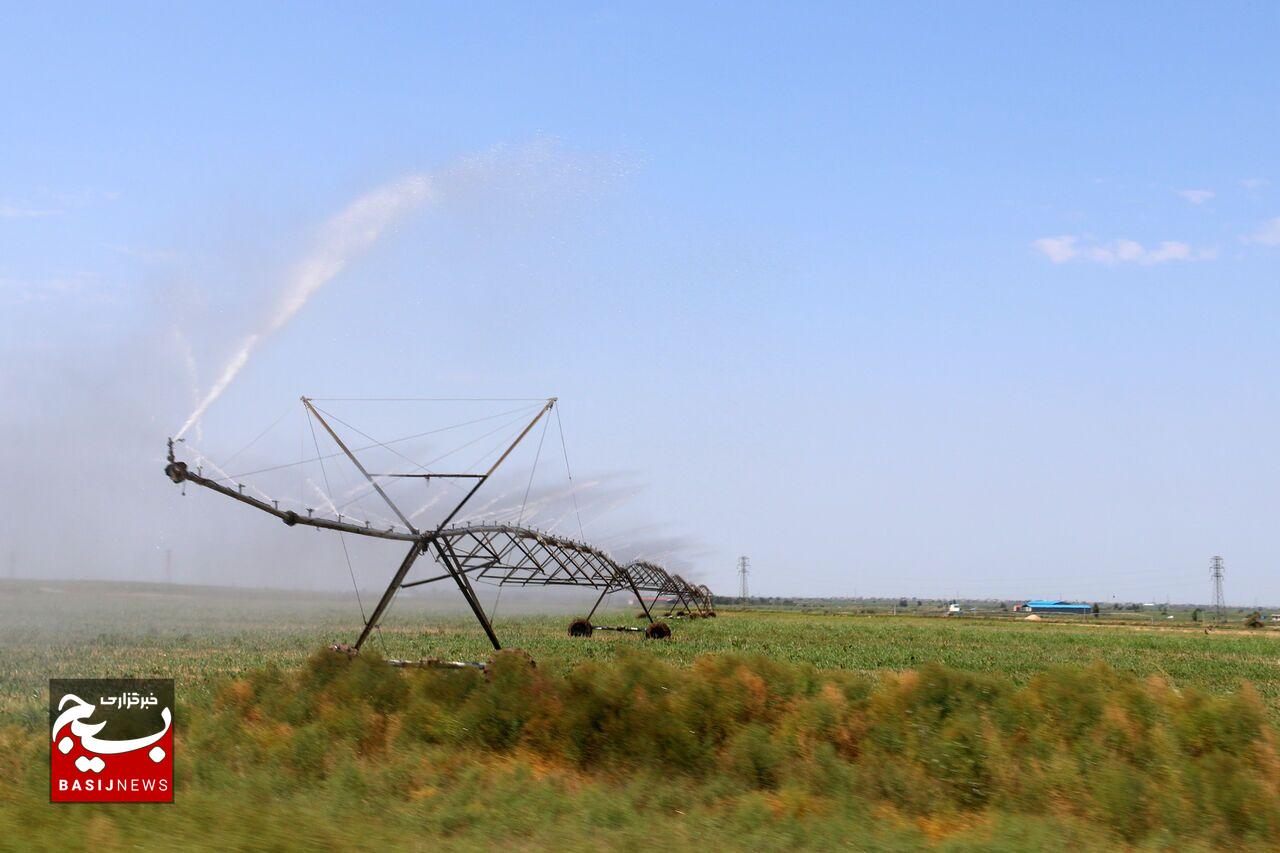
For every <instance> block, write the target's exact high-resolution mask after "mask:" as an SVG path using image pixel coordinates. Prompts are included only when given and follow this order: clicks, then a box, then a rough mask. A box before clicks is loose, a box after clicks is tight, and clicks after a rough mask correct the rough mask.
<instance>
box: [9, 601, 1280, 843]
mask: <svg viewBox="0 0 1280 853" xmlns="http://www.w3.org/2000/svg"><path fill="white" fill-rule="evenodd" d="M353 610H354V608H353V607H352V606H351V604H350V603H349V602H348V601H346V600H345V599H343V598H340V597H330V596H325V595H293V596H291V597H284V596H283V595H282V594H270V593H248V594H245V593H235V592H232V591H227V590H198V589H188V588H167V587H159V586H141V585H104V584H34V583H8V584H4V585H0V643H3V646H2V647H3V648H4V650H5V652H4V655H3V656H2V657H0V661H2V663H0V756H3V758H0V848H6V847H13V848H15V849H18V848H21V849H55V848H57V849H59V850H62V849H66V848H67V847H71V848H73V849H79V848H81V847H89V846H92V847H95V848H99V849H108V850H109V849H113V848H114V847H122V848H123V847H129V848H134V849H136V848H142V849H160V848H171V847H172V844H173V839H174V838H179V837H180V838H182V839H183V846H184V847H189V848H193V849H214V848H220V849H226V848H228V847H230V848H241V849H293V848H297V847H302V846H311V847H321V848H328V849H350V848H351V847H354V846H357V844H358V846H362V847H367V846H369V845H372V844H377V845H382V846H389V847H393V848H422V849H476V848H487V847H493V846H498V845H503V846H512V847H515V848H517V849H544V848H546V847H562V846H566V845H574V846H579V847H584V848H586V849H604V848H615V849H624V850H628V849H637V850H638V849H642V848H648V847H651V846H652V845H653V844H654V843H661V844H663V846H676V845H678V844H689V845H694V844H699V843H706V841H707V839H708V838H709V837H716V838H717V839H718V840H717V843H718V844H719V845H720V846H723V847H726V848H728V849H747V848H753V847H754V848H758V849H778V848H824V847H832V846H850V847H855V848H858V849H884V850H897V849H918V848H919V847H921V846H934V847H937V848H938V849H957V850H961V849H984V850H985V849H1009V850H1023V849H1042V848H1043V847H1045V846H1048V845H1050V844H1061V843H1070V844H1072V845H1074V846H1077V847H1080V848H1082V849H1116V848H1118V847H1132V848H1135V849H1136V848H1151V849H1163V848H1167V847H1172V846H1178V847H1180V848H1181V849H1213V848H1214V847H1215V846H1216V845H1231V846H1239V845H1241V844H1243V843H1247V842H1249V841H1265V840H1266V839H1268V838H1273V837H1275V833H1276V832H1278V831H1280V792H1278V790H1277V784H1280V782H1278V780H1280V764H1277V759H1276V721H1277V719H1280V636H1277V635H1276V633H1274V632H1267V631H1264V632H1245V631H1220V632H1214V633H1210V634H1207V635H1206V634H1205V633H1203V631H1194V630H1187V629H1181V630H1179V629H1172V628H1158V629H1154V630H1153V629H1140V628H1134V627H1114V628H1112V627H1104V626H1092V625H1087V624H1086V625H1081V624H1078V623H1076V624H1055V623H1052V622H1040V623H1026V622H1010V621H1000V622H996V621H990V622H986V621H982V620H969V619H964V620H946V619H926V618H917V617H897V618H894V617H857V616H840V615H808V614H797V613H787V612H767V613H762V612H755V613H752V612H744V613H733V612H727V613H724V614H722V616H721V617H720V618H717V619H714V620H699V621H690V622H680V623H678V624H676V626H675V628H676V636H675V638H674V640H672V641H670V642H665V643H645V642H643V641H642V640H640V638H639V637H637V636H636V635H634V634H615V633H603V632H601V633H597V634H596V635H595V636H593V637H591V638H590V639H586V640H581V639H579V640H574V639H570V638H569V637H567V636H565V628H566V626H567V624H568V621H569V618H568V616H567V615H560V616H527V617H516V618H501V619H499V631H500V635H501V636H503V637H504V639H506V640H507V641H508V644H509V645H512V646H519V647H521V648H523V649H526V650H528V651H529V652H531V653H532V654H533V655H534V656H535V657H536V658H537V660H538V667H537V669H536V670H533V671H530V670H528V669H526V668H524V667H522V666H508V667H507V669H506V670H505V671H503V672H501V673H500V674H499V676H498V677H495V678H494V679H493V680H492V681H485V680H484V679H482V678H480V677H479V676H478V675H477V674H476V673H468V672H462V673H457V672H435V671H427V672H423V671H416V670H414V671H399V670H392V669H390V668H387V667H385V666H380V665H379V666H374V665H373V664H372V663H371V662H370V661H368V660H365V661H359V662H357V663H356V664H354V665H351V664H347V663H346V662H345V660H344V661H342V662H341V663H338V662H337V661H335V659H333V658H332V657H329V656H321V657H319V658H313V657H312V656H313V655H315V650H316V649H317V648H318V647H320V646H322V645H324V644H325V643H326V642H329V641H333V640H337V639H349V637H350V634H351V631H352V629H353V627H354V626H355V625H356V620H355V619H353V616H352V611H353ZM632 615H633V614H631V613H630V612H625V613H621V612H614V613H612V614H611V617H610V618H608V619H597V620H596V621H597V622H615V623H617V622H623V621H628V622H633V621H634V620H632V619H631V616H632ZM383 633H384V637H383V639H384V641H385V645H386V647H387V648H388V650H389V651H390V653H391V654H393V655H396V656H405V657H410V656H412V657H416V656H419V655H425V654H432V655H437V656H441V657H452V658H462V659H468V658H469V659H483V658H486V657H487V656H488V654H489V652H488V651H487V649H486V646H485V644H484V642H483V639H482V635H481V634H480V632H479V631H478V629H477V628H476V627H475V626H474V624H473V623H471V622H470V621H469V619H468V618H467V617H465V616H463V615H461V614H457V613H452V614H443V615H442V614H438V613H426V612H424V610H423V609H422V607H421V606H420V605H416V604H414V603H413V602H411V601H406V602H404V603H402V604H401V605H398V609H397V613H396V617H395V618H394V619H391V620H389V621H388V624H387V627H386V629H385V630H384V632H383ZM377 648H378V647H376V646H375V650H376V649H377ZM309 659H310V661H309ZM108 674H110V675H125V674H136V675H169V676H173V677H174V678H176V679H177V682H178V684H177V687H178V695H179V708H178V721H179V728H178V733H179V747H178V756H179V760H178V788H177V790H178V803H177V804H176V805H175V806H173V807H160V808H150V809H138V808H130V807H111V806H102V807H94V806H70V807H53V806H50V805H48V804H47V802H45V800H46V799H47V772H48V771H47V763H46V762H47V758H46V755H47V749H48V747H47V744H46V742H45V740H44V731H45V728H44V727H45V725H46V720H45V706H44V703H45V701H46V696H45V691H46V690H47V680H48V679H49V678H50V677H55V676H59V675H108Z"/></svg>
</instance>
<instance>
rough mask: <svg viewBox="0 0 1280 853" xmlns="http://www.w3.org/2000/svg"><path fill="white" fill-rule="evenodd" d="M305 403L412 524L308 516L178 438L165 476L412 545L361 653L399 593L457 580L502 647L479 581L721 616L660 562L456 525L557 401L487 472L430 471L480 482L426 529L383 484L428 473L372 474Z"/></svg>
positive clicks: (533, 535)
mask: <svg viewBox="0 0 1280 853" xmlns="http://www.w3.org/2000/svg"><path fill="white" fill-rule="evenodd" d="M302 404H303V406H304V407H305V408H306V410H307V412H308V413H309V415H310V416H312V417H314V418H315V419H316V420H317V421H318V422H319V423H320V424H321V426H323V427H324V429H325V431H326V432H328V434H329V436H330V437H331V438H332V439H333V440H334V442H335V443H336V444H337V445H338V447H339V448H340V449H341V450H342V451H343V453H344V454H346V456H347V458H348V459H350V460H351V462H352V464H354V465H355V467H356V469H357V470H358V471H359V472H360V473H361V474H362V475H363V476H364V478H365V479H366V480H367V481H368V482H369V484H370V486H371V487H372V488H373V490H374V491H376V492H377V494H378V495H379V496H380V497H381V498H382V500H383V501H384V502H385V503H386V504H387V505H388V506H389V507H390V508H391V510H392V511H393V512H394V513H395V515H396V517H397V518H399V519H400V521H401V522H402V523H403V524H404V529H403V530H401V529H400V528H399V527H390V528H387V529H381V528H374V527H372V526H371V525H370V524H368V523H366V524H363V525H360V524H353V523H351V522H347V521H343V520H342V519H341V517H339V518H338V519H337V520H332V519H326V518H314V517H311V516H310V515H308V516H306V517H303V516H300V515H298V513H296V512H293V511H289V510H281V509H280V508H279V507H278V506H277V504H276V502H274V501H272V502H267V501H264V500H259V499H258V498H255V497H253V496H251V495H246V494H244V492H243V489H240V488H237V489H232V488H230V487H228V486H226V485H224V484H222V483H220V482H217V481H215V480H212V479H209V478H207V477H204V476H203V475H202V474H201V473H200V472H199V471H195V472H192V471H191V470H190V468H189V467H188V465H187V464H186V463H185V462H182V461H179V460H177V459H176V458H175V453H174V441H173V440H172V439H170V441H169V453H168V465H166V466H165V474H166V475H167V476H168V477H169V479H170V480H172V481H173V482H174V483H193V484H195V485H197V486H202V487H203V488H206V489H210V490H211V491H214V492H218V493H219V494H223V495H226V496H227V497H230V498H233V499H234V500H237V501H240V502H241V503H245V504H248V505H249V506H252V507H254V508H255V509H258V510H260V511H262V512H265V513H267V514H268V515H272V516H275V517H276V518H278V519H280V520H281V521H283V522H284V523H285V524H286V525H288V526H290V527H292V526H295V525H303V526H307V527H315V528H319V529H323V530H334V531H337V532H340V533H350V534H353V535H356V536H368V537H372V538H377V539H389V540H394V541H399V542H407V543H410V546H409V550H408V552H407V553H406V554H405V556H404V558H403V559H402V560H401V561H400V565H399V566H398V568H397V569H396V571H395V573H394V574H393V575H392V577H391V580H390V582H389V583H388V584H387V588H386V590H385V591H384V592H383V594H382V596H381V598H380V599H379V600H378V603H377V605H375V607H374V609H373V611H372V612H371V613H370V614H369V616H368V618H367V619H366V620H365V623H364V626H363V628H362V630H361V632H360V635H359V637H358V638H357V639H356V642H355V644H354V646H353V647H352V648H353V649H354V650H355V651H359V649H360V648H361V646H363V645H364V643H365V642H366V641H367V640H368V639H369V635H370V634H371V633H372V632H373V630H374V629H375V628H377V627H378V625H379V624H380V622H381V620H382V618H383V616H384V615H385V614H386V612H387V608H388V607H389V606H390V605H391V602H392V600H393V599H394V598H395V596H396V594H397V593H398V592H399V591H400V590H402V589H408V588H411V587H416V586H421V585H423V584H430V583H435V582H438V581H446V580H453V581H454V583H455V584H456V585H457V587H458V590H459V592H460V593H461V594H462V597H463V599H464V600H465V601H466V602H467V605H468V606H469V607H470V608H471V612H472V613H473V614H474V616H475V618H476V621H477V622H479V623H480V626H481V628H482V629H483V630H484V632H485V635H486V636H487V637H488V638H489V642H490V643H491V644H492V645H493V647H494V649H501V648H502V644H501V642H500V641H499V640H498V636H497V633H496V632H495V630H494V627H493V624H492V622H491V621H490V620H489V617H488V615H487V614H486V613H485V612H484V608H483V607H482V606H481V605H480V600H479V598H478V597H477V596H476V592H475V588H474V586H473V582H480V583H488V584H494V585H497V586H500V587H502V586H518V587H530V586H541V587H554V586H575V587H590V588H592V589H598V590H600V595H599V597H598V598H597V599H596V602H595V604H594V605H593V606H592V608H591V612H590V613H589V614H588V615H587V619H586V621H587V623H588V625H589V624H590V620H591V617H592V616H594V615H595V613H596V610H597V609H598V608H599V606H600V604H601V602H603V601H604V599H605V597H606V596H608V595H609V594H610V593H614V592H622V591H629V592H631V593H632V594H633V595H634V596H635V597H636V600H637V601H638V602H639V603H640V606H641V608H642V610H643V615H644V617H645V618H646V619H647V620H648V621H649V623H650V625H651V626H652V625H654V624H655V621H656V620H655V618H654V615H653V610H654V606H655V605H656V603H657V602H658V600H659V599H660V598H662V597H663V596H669V597H670V599H671V605H670V607H669V608H668V610H667V613H666V614H665V615H666V616H668V617H680V616H686V617H687V616H714V615H715V611H714V609H713V607H712V598H711V591H710V590H709V589H707V588H706V587H705V586H701V585H699V586H694V585H692V584H690V583H688V582H687V581H685V580H684V579H683V578H681V577H680V576H679V575H674V574H669V573H668V572H667V571H666V570H665V569H663V568H662V567H661V566H659V565H657V564H656V563H651V562H648V561H643V560H640V561H634V562H631V563H626V564H620V563H618V562H616V561H615V560H614V559H613V558H612V557H610V556H609V555H608V554H607V553H605V552H604V551H602V550H600V549H599V548H596V547H594V546H592V545H589V544H587V543H585V542H580V541H578V540H575V539H571V538H568V537H565V536H561V535H558V534H554V533H548V532H546V531H542V530H536V529H533V528H529V527H522V526H519V525H509V524H453V521H454V519H455V518H456V517H457V516H458V514H459V513H460V512H461V510H462V508H463V507H464V506H465V505H466V504H467V502H468V501H470V500H471V498H472V497H473V496H474V495H475V493H476V492H477V491H479V490H480V487H481V486H483V485H484V484H485V482H486V481H487V480H488V479H489V477H490V476H492V474H493V472H494V471H495V470H497V468H498V466H500V465H501V464H502V463H503V462H504V461H505V460H506V458H507V457H508V456H509V455H510V454H511V452H512V451H513V450H515V448H516V446H517V445H518V444H519V443H520V442H521V441H522V440H523V439H524V438H525V436H527V435H528V434H529V432H530V431H531V430H532V429H533V427H534V426H535V425H536V424H537V423H538V422H539V421H540V420H541V419H542V418H543V417H544V416H545V415H546V414H547V413H548V412H550V411H551V409H552V408H553V407H554V406H555V404H556V398H554V397H552V398H550V399H548V400H547V402H546V404H545V405H544V406H543V407H542V408H541V409H540V410H539V411H538V413H537V414H536V415H535V416H534V417H533V419H532V420H530V421H529V423H528V424H527V425H526V426H525V427H524V429H523V430H522V431H521V432H520V434H519V435H518V436H517V437H516V439H515V440H514V441H513V442H512V443H511V444H510V446H508V447H507V449H506V450H505V451H504V452H503V453H502V455H501V456H500V457H499V458H498V460H497V461H496V462H494V463H493V465H492V466H490V468H489V469H488V470H487V471H486V472H485V473H484V474H432V475H430V476H442V477H467V478H471V479H474V480H475V483H474V485H473V486H472V487H471V489H470V490H469V491H468V492H467V493H466V495H465V496H464V497H463V498H462V500H461V501H459V503H458V504H457V505H456V506H455V507H454V508H453V509H452V511H450V512H449V513H448V514H447V516H446V517H445V519H444V521H442V522H441V523H440V524H439V525H438V526H437V527H436V528H435V529H433V530H425V531H424V530H418V529H417V528H415V527H414V526H413V524H412V523H411V521H410V520H409V518H408V517H407V516H406V515H405V514H404V513H403V512H401V510H400V508H399V507H397V506H396V504H395V503H394V502H393V501H392V500H391V498H390V497H389V496H388V495H387V493H386V492H385V491H384V490H383V489H382V487H381V486H380V485H379V483H378V478H379V477H398V476H423V475H418V474H415V475H403V474H389V475H376V476H375V475H371V474H370V473H369V472H368V471H367V470H366V469H365V467H364V465H363V464H362V463H361V462H360V460H359V459H358V458H357V457H356V455H355V453H353V452H352V451H351V450H350V449H349V448H348V447H347V445H346V444H345V443H344V442H343V440H342V439H341V438H340V437H339V436H338V434H337V432H335V431H334V429H333V428H332V427H331V426H330V425H329V423H328V421H327V420H325V418H324V417H323V415H322V414H321V413H320V412H319V411H318V410H317V409H316V408H315V406H314V405H313V404H312V402H311V400H310V398H307V397H303V398H302ZM424 554H430V555H431V556H432V557H433V558H434V561H435V562H436V564H437V565H438V566H439V567H440V568H442V569H443V570H444V571H443V573H441V574H437V575H433V576H430V577H426V578H421V579H416V580H409V574H410V571H411V570H412V569H413V567H414V564H415V563H416V562H417V560H418V558H419V557H421V556H422V555H424ZM645 593H652V595H653V598H652V600H651V601H649V602H648V603H646V602H645V598H644V594H645Z"/></svg>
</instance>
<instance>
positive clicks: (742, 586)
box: [738, 556, 751, 604]
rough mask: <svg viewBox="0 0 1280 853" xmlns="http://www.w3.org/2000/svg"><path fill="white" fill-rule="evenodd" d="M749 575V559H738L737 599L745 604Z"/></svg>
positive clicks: (743, 557) (744, 557)
mask: <svg viewBox="0 0 1280 853" xmlns="http://www.w3.org/2000/svg"><path fill="white" fill-rule="evenodd" d="M749 574H751V559H750V558H749V557H746V556H742V557H739V558H738V598H740V599H742V603H743V604H746V603H747V597H748V594H747V575H749Z"/></svg>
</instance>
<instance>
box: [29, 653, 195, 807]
mask: <svg viewBox="0 0 1280 853" xmlns="http://www.w3.org/2000/svg"><path fill="white" fill-rule="evenodd" d="M49 732H50V739H49V778H50V787H49V801H50V802H54V803H171V802H173V679H172V678H55V679H53V680H51V681H50V682H49Z"/></svg>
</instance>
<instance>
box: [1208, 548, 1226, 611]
mask: <svg viewBox="0 0 1280 853" xmlns="http://www.w3.org/2000/svg"><path fill="white" fill-rule="evenodd" d="M1209 571H1210V574H1211V575H1212V577H1213V609H1214V612H1215V613H1217V615H1218V621H1219V622H1226V621H1227V602H1226V600H1225V599H1224V598H1223V596H1222V578H1223V576H1225V575H1226V573H1227V570H1226V569H1225V568H1223V565H1222V558H1221V557H1211V558H1210V559H1209Z"/></svg>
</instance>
